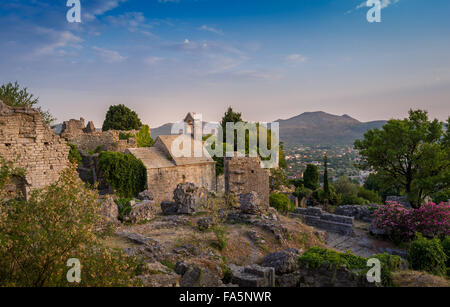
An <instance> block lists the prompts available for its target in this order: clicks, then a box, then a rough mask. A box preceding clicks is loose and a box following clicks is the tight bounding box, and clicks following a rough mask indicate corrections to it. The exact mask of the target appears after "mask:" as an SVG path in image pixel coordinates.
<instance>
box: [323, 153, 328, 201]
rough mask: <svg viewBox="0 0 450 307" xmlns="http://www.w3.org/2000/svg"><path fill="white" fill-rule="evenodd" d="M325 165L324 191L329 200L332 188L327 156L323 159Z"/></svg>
mask: <svg viewBox="0 0 450 307" xmlns="http://www.w3.org/2000/svg"><path fill="white" fill-rule="evenodd" d="M323 164H324V168H325V170H324V172H323V191H324V193H325V195H324V197H325V199H328V198H329V197H330V186H329V184H328V156H327V155H326V154H325V156H324V157H323Z"/></svg>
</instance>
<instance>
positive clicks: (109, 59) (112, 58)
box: [92, 46, 127, 64]
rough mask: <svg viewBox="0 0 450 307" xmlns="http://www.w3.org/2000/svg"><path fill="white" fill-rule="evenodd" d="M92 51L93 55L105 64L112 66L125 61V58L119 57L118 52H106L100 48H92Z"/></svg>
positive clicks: (106, 50)
mask: <svg viewBox="0 0 450 307" xmlns="http://www.w3.org/2000/svg"><path fill="white" fill-rule="evenodd" d="M92 50H94V51H95V53H96V54H97V55H98V56H99V57H100V58H101V59H102V60H103V61H104V62H106V63H109V64H113V63H121V62H123V61H125V60H126V59H127V58H126V57H124V56H122V55H120V53H119V52H117V51H114V50H108V49H104V48H100V47H96V46H94V47H92Z"/></svg>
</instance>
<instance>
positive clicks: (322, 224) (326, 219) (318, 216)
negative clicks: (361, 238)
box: [291, 207, 355, 236]
mask: <svg viewBox="0 0 450 307" xmlns="http://www.w3.org/2000/svg"><path fill="white" fill-rule="evenodd" d="M291 215H292V216H294V217H301V218H303V220H304V221H305V223H306V224H307V225H309V226H313V227H317V228H321V229H324V230H328V231H331V232H335V233H339V234H342V235H346V236H353V235H354V233H355V232H354V230H353V221H354V218H353V217H349V216H343V215H336V214H331V213H326V212H324V211H323V210H322V209H320V208H314V207H309V208H297V209H296V210H295V211H294V213H291Z"/></svg>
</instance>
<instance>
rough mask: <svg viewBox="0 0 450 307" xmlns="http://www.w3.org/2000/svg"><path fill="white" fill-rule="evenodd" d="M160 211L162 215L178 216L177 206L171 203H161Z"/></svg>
mask: <svg viewBox="0 0 450 307" xmlns="http://www.w3.org/2000/svg"><path fill="white" fill-rule="evenodd" d="M161 210H162V212H163V214H164V215H174V214H178V204H176V203H174V202H171V201H163V202H162V203H161Z"/></svg>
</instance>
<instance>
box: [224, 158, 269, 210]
mask: <svg viewBox="0 0 450 307" xmlns="http://www.w3.org/2000/svg"><path fill="white" fill-rule="evenodd" d="M225 192H226V193H230V194H233V195H235V196H236V197H237V198H238V199H239V196H240V195H241V194H248V193H250V192H256V193H257V194H258V197H259V199H260V200H261V205H262V206H264V207H269V193H270V187H269V174H268V172H267V170H266V169H264V168H262V167H261V160H260V159H259V158H258V157H256V158H250V157H237V156H235V157H227V158H225Z"/></svg>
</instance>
